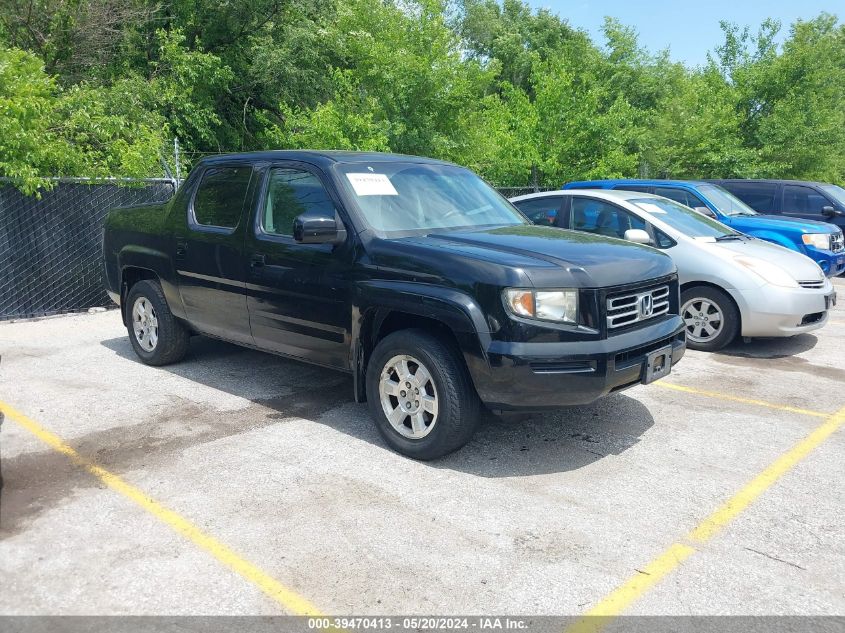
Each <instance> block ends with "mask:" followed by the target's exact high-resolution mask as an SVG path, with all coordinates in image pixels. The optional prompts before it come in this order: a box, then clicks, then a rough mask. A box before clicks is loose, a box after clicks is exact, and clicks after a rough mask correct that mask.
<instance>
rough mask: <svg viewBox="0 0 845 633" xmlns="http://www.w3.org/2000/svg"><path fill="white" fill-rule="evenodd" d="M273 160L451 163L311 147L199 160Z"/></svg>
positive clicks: (401, 155) (380, 153)
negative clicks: (313, 148)
mask: <svg viewBox="0 0 845 633" xmlns="http://www.w3.org/2000/svg"><path fill="white" fill-rule="evenodd" d="M273 160H301V161H304V162H309V163H318V164H328V163H375V162H382V163H383V162H405V163H407V162H413V163H427V164H435V165H451V164H452V163H449V162H447V161H443V160H436V159H434V158H426V157H424V156H410V155H406V154H390V153H387V152H350V151H341V150H312V149H304V150H300V149H282V150H264V151H260V152H241V153H237V154H216V155H214V156H206V157H205V158H203V159H202V160H201V161H200V162H201V163H203V164H209V163H212V164H213V163H223V162H229V161H253V162H254V161H273Z"/></svg>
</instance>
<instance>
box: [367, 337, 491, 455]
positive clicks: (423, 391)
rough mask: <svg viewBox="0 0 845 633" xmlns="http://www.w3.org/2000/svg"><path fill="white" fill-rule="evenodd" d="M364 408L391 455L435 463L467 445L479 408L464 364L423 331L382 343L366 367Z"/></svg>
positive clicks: (386, 339) (458, 357)
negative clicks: (368, 410) (396, 453)
mask: <svg viewBox="0 0 845 633" xmlns="http://www.w3.org/2000/svg"><path fill="white" fill-rule="evenodd" d="M366 383H367V402H368V404H369V407H370V412H371V413H372V416H373V418H374V419H375V421H376V425H377V427H378V430H379V433H381V435H382V437H383V438H384V439H385V441H386V442H387V443H388V444H389V445H390V447H391V448H393V449H394V450H395V451H397V452H399V453H402V454H403V455H407V456H408V457H413V458H414V459H422V460H428V459H435V458H437V457H441V456H443V455H446V454H447V453H451V452H452V451H454V450H456V449H458V448H460V447H461V446H463V445H464V444H466V443H467V442H468V441H469V439H470V438H471V437H472V434H473V432H474V431H475V427H476V426H477V424H478V420H479V415H480V409H481V405H480V402H479V399H478V395H477V394H476V393H475V388H474V386H473V384H472V380H471V379H470V377H469V373H468V372H467V369H466V366H465V365H464V362H463V358H461V356H460V355H459V353H458V351H457V350H456V349H454V347H453V346H451V345H447V344H445V343H444V342H443V341H441V340H440V339H439V338H437V337H436V336H433V335H431V334H429V333H428V332H426V331H424V330H416V329H413V330H402V331H400V332H394V333H393V334H390V335H389V336H387V337H385V338H384V339H383V340H382V341H381V342H379V344H378V345H376V348H375V350H373V353H372V356H371V358H370V361H369V363H368V364H367V377H366Z"/></svg>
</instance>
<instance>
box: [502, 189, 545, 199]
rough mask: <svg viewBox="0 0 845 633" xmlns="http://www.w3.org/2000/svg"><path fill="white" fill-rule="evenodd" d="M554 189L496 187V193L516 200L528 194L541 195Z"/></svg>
mask: <svg viewBox="0 0 845 633" xmlns="http://www.w3.org/2000/svg"><path fill="white" fill-rule="evenodd" d="M554 190H555V189H554V187H496V191H498V192H499V193H500V194H502V195H503V196H504V197H505V198H515V197H516V196H522V195H525V194H526V193H540V192H541V191H554Z"/></svg>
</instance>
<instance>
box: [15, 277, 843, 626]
mask: <svg viewBox="0 0 845 633" xmlns="http://www.w3.org/2000/svg"><path fill="white" fill-rule="evenodd" d="M838 289H839V292H840V296H841V297H842V298H843V299H845V285H839V286H838ZM844 348H845V306H843V307H840V308H838V309H837V310H836V311H835V312H834V315H833V318H832V320H831V322H830V323H829V324H828V325H827V326H826V327H825V328H824V329H822V330H820V331H818V332H816V333H813V334H808V335H803V336H799V337H796V338H793V339H787V340H758V341H753V342H751V343H748V344H745V343H738V344H735V345H734V346H732V347H731V348H729V349H727V350H725V351H724V353H720V354H703V353H696V352H688V353H687V356H686V357H685V358H684V359H683V361H682V362H681V363H680V364H679V365H678V366H677V367H676V368H675V370H674V371H673V373H672V375H671V376H670V377H669V378H668V379H666V381H665V383H668V384H671V385H680V386H685V387H688V388H690V389H692V390H693V392H690V391H679V390H677V389H671V388H668V387H666V386H665V385H660V384H657V385H651V386H639V387H635V388H633V389H631V390H629V391H626V392H624V393H621V394H617V395H614V396H611V397H608V398H606V399H604V400H602V401H600V402H597V403H595V404H594V405H591V406H586V407H578V408H573V409H569V410H564V411H560V412H556V413H553V414H548V415H539V416H534V417H532V418H530V419H527V420H521V421H514V420H502V419H498V418H493V417H491V418H489V419H487V420H485V423H484V424H483V425H482V427H481V428H480V430H479V432H478V434H477V435H476V437H475V439H474V440H473V441H472V442H471V443H470V444H469V445H468V446H466V447H465V448H464V449H462V450H461V451H459V452H457V453H455V454H453V455H451V456H448V457H446V458H444V459H441V460H438V461H435V462H431V463H419V462H415V461H412V460H409V459H406V458H404V457H401V456H399V455H397V454H395V453H393V452H391V451H390V450H388V449H387V448H386V447H385V445H384V444H383V442H382V441H381V439H380V437H379V436H378V434H377V432H376V430H375V428H374V425H373V424H372V422H371V421H370V418H369V416H368V412H367V409H366V406H365V405H359V404H355V403H354V402H353V401H352V395H351V394H352V386H351V380H350V379H349V378H348V377H347V376H345V375H343V374H337V373H333V372H330V371H327V370H323V369H320V368H316V367H312V366H308V365H303V364H299V363H296V362H292V361H288V360H285V359H282V358H278V357H275V356H271V355H267V354H261V353H258V352H254V351H248V350H244V349H241V348H238V347H235V346H232V345H228V344H225V343H221V342H216V341H212V340H209V339H204V338H200V337H197V338H195V339H193V341H192V346H191V352H190V354H189V357H188V358H187V359H186V360H185V361H184V362H182V363H180V364H178V365H174V366H170V367H165V368H152V367H147V366H144V365H142V364H141V363H140V362H138V361H137V360H136V358H135V356H134V354H133V352H132V349H131V347H130V345H129V341H128V338H127V334H126V331H125V330H124V329H123V326H122V325H121V323H120V318H119V315H118V313H117V312H116V311H107V312H101V313H95V314H81V315H70V316H64V317H60V318H52V319H44V320H40V321H26V322H17V323H4V324H0V352H2V362H1V363H0V400H2V401H3V402H4V403H5V405H6V406H11V407H14V408H15V409H16V410H17V411H19V412H20V413H21V414H24V415H26V416H29V418H31V419H32V420H34V421H35V422H37V423H38V424H39V425H41V426H42V427H43V428H45V429H48V430H49V431H51V432H52V433H55V434H56V435H57V436H59V437H60V438H61V439H62V440H64V442H66V444H67V445H69V446H70V447H72V448H73V449H74V450H75V451H76V452H77V453H78V454H79V455H81V456H83V457H84V458H85V459H87V460H90V461H92V462H95V463H96V464H98V465H99V466H101V467H102V468H104V469H106V470H107V471H108V472H109V473H112V474H114V475H116V476H118V477H119V478H120V480H121V481H123V482H127V483H128V484H131V485H132V486H135V487H137V488H138V489H140V490H142V491H143V492H144V494H146V495H149V496H150V497H152V498H154V499H155V500H156V501H157V502H158V503H160V504H162V506H164V507H166V508H168V509H170V510H172V511H174V512H175V513H178V516H179V517H183V518H184V519H185V520H187V521H190V522H191V523H192V524H193V525H194V526H196V527H197V528H198V529H199V530H201V531H202V533H203V534H206V535H210V536H213V537H214V538H215V539H217V542H219V543H222V544H225V547H227V548H230V550H231V552H234V553H235V554H236V555H237V556H238V557H242V559H243V560H246V561H250V562H251V563H252V564H253V565H254V566H255V568H260V570H261V571H262V572H263V573H265V574H267V576H268V577H270V578H272V579H274V580H275V581H278V582H279V583H282V585H284V586H285V587H286V588H288V589H290V590H291V591H292V592H295V594H296V595H298V596H301V597H303V598H304V599H307V600H308V601H310V603H311V604H313V605H316V606H317V607H318V608H319V609H320V610H321V611H322V612H325V613H334V614H407V613H440V614H448V613H456V614H457V613H464V614H466V613H473V614H486V613H519V614H579V613H582V612H584V611H585V610H587V609H589V608H591V607H593V606H595V605H597V604H600V602H601V601H602V599H603V598H604V597H605V596H606V595H607V594H608V593H609V592H611V591H613V590H614V589H615V588H616V587H618V586H620V585H621V584H622V583H624V582H626V581H627V580H628V579H629V578H631V577H632V575H633V576H635V577H636V574H638V573H640V572H641V571H642V570H643V567H644V566H646V565H648V564H649V562H650V561H652V560H653V559H655V557H658V556H660V555H661V553H663V552H664V551H665V550H666V548H667V547H669V546H670V545H672V544H673V543H678V542H687V541H684V540H683V539H685V535H687V534H688V533H689V531H690V530H691V529H693V528H694V527H695V526H696V525H698V524H699V523H700V522H701V521H702V520H704V519H705V518H707V517H708V516H709V515H710V514H711V513H712V512H714V511H715V510H716V509H717V508H719V507H720V505H721V504H723V503H724V502H725V501H726V500H727V499H729V498H730V497H731V496H732V495H734V494H735V493H736V492H737V491H739V490H740V489H742V488H743V486H745V485H746V484H747V483H748V482H749V481H751V480H752V479H753V478H754V477H755V476H757V475H758V474H759V473H760V472H761V471H763V470H764V469H765V468H766V467H767V466H769V464H771V463H772V462H774V461H775V460H776V459H777V458H778V457H779V456H780V455H781V454H783V453H784V452H785V451H788V450H789V449H791V448H792V447H793V446H794V445H796V443H798V442H800V441H801V440H802V438H804V437H806V436H807V435H808V434H810V433H811V432H812V431H813V429H815V428H816V427H818V426H819V425H821V424H823V423H824V422H825V419H824V418H823V417H819V416H818V415H815V416H814V415H808V414H806V413H801V412H796V411H786V410H783V409H778V408H771V407H767V406H764V405H765V403H769V404H774V405H779V406H786V407H794V408H800V409H807V410H810V411H811V412H820V413H824V414H832V413H834V412H837V411H839V410H841V409H842V408H843V407H845V392H843V384H844V383H845V367H844V366H843V361H842V354H843V349H844ZM700 392H711V393H709V395H708V394H703V393H700ZM720 396H723V397H720ZM724 396H727V397H736V398H745V399H751V400H756V401H761V402H759V403H751V402H740V401H737V400H730V399H726V398H725V397H724ZM0 447H2V469H3V477H4V479H5V488H4V490H3V497H2V516H0V586H2V591H0V613H2V614H7V615H8V614H279V613H283V612H284V609H283V606H282V605H281V604H280V603H279V601H274V600H273V599H271V598H270V597H268V596H267V594H266V593H265V591H262V589H261V586H260V583H257V582H256V581H254V580H253V581H251V580H249V579H247V578H245V577H244V575H243V574H239V573H235V572H234V571H233V570H232V569H231V568H230V567H227V566H226V565H225V564H222V563H221V560H220V557H219V556H217V557H216V556H214V555H212V554H210V553H209V550H208V549H207V548H203V547H201V546H198V544H197V542H196V541H195V540H191V539H190V538H186V537H185V536H184V535H183V534H180V533H178V532H177V531H174V529H173V528H172V526H171V525H168V524H167V522H166V521H163V520H162V518H161V517H160V516H156V515H155V513H154V512H151V511H149V509H144V508H143V507H142V506H139V505H138V503H133V502H132V501H131V500H129V499H127V498H126V496H124V495H121V494H119V492H117V491H115V489H113V488H111V487H108V486H106V485H105V484H104V483H103V481H102V480H100V479H97V478H96V477H94V476H92V475H91V474H90V473H89V472H87V471H86V470H85V469H84V468H82V467H80V466H79V465H78V464H75V463H73V462H72V461H71V460H69V459H68V457H67V456H66V455H63V454H60V453H59V452H56V451H55V450H53V449H51V448H50V447H49V446H48V445H47V444H45V443H44V442H43V441H42V440H41V439H38V438H37V437H36V436H34V435H33V434H32V433H30V432H29V431H27V430H25V429H24V428H23V427H22V426H21V425H20V424H19V423H17V422H16V421H15V420H14V419H12V418H11V417H10V416H7V419H6V421H5V422H4V424H3V426H2V434H0ZM843 457H845V431H842V430H841V429H840V430H839V431H837V432H834V433H833V434H832V435H831V436H830V437H828V438H827V439H826V440H825V441H824V442H823V443H821V444H820V446H818V447H817V448H815V449H814V450H813V451H811V452H810V453H809V454H808V455H807V456H806V457H805V458H804V459H802V460H801V461H799V462H798V463H797V464H796V465H795V466H794V467H790V468H789V469H788V471H787V472H785V473H784V474H783V476H782V477H781V478H780V479H779V480H777V481H776V482H775V483H774V484H773V485H772V486H771V487H770V488H768V489H766V490H764V491H763V492H762V493H761V494H760V495H759V497H758V498H755V499H754V500H753V503H751V504H750V505H749V506H748V507H747V508H746V509H745V510H744V511H742V512H741V513H739V514H738V516H736V518H735V519H734V520H733V521H731V522H730V523H728V525H727V526H726V527H725V528H724V529H723V530H721V531H719V532H718V533H717V534H715V536H713V538H711V539H709V540H707V541H706V542H703V543H699V544H696V545H695V546H694V548H693V549H694V552H693V553H692V554H691V555H690V556H689V557H688V558H687V559H686V560H684V561H683V562H682V563H681V564H680V565H677V566H674V567H673V569H671V571H669V572H668V573H667V574H666V576H665V577H664V578H662V579H661V580H660V582H657V583H656V584H655V585H654V586H653V587H651V588H650V589H649V590H648V591H644V592H643V593H642V595H641V596H638V599H637V600H635V601H632V604H631V605H630V606H629V607H627V612H628V613H636V614H682V615H688V614H845V534H843V532H844V531H845V528H843V520H842V517H843V508H845V492H843V486H842V475H843V467H842V464H843Z"/></svg>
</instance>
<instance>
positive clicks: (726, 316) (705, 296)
mask: <svg viewBox="0 0 845 633" xmlns="http://www.w3.org/2000/svg"><path fill="white" fill-rule="evenodd" d="M681 318H682V319H683V320H684V325H685V326H686V331H687V347H689V348H690V349H697V350H700V351H702V352H716V351H718V350H720V349H722V348H723V347H725V346H726V345H728V344H729V343H731V342H732V341H733V340H734V339H735V338H736V337H737V335H738V334H739V327H740V316H739V310H737V307H736V305H735V304H734V302H733V300H732V299H731V298H730V297H729V296H728V295H727V293H725V292H723V291H722V290H719V289H717V288H712V287H710V286H695V287H693V288H687V289H686V290H684V291H683V292H682V293H681Z"/></svg>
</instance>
